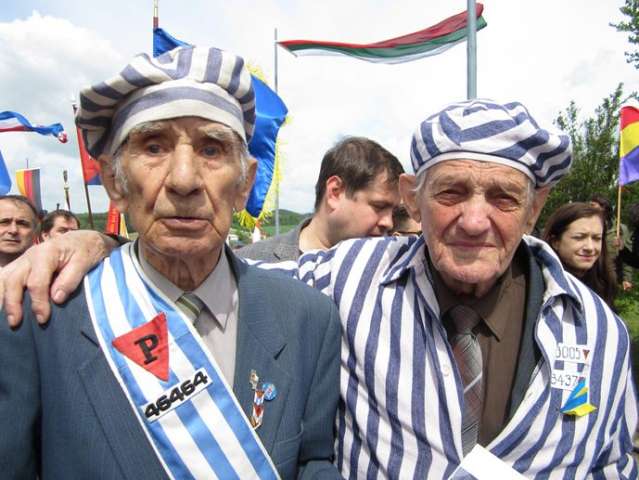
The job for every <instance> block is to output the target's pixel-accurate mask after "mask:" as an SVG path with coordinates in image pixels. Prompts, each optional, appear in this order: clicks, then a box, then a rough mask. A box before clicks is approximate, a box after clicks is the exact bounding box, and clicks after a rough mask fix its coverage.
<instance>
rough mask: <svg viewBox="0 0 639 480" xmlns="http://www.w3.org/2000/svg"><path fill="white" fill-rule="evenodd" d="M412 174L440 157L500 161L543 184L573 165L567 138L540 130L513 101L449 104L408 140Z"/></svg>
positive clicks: (426, 121)
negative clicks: (503, 102)
mask: <svg viewBox="0 0 639 480" xmlns="http://www.w3.org/2000/svg"><path fill="white" fill-rule="evenodd" d="M410 156H411V162H412V164H413V169H414V170H415V173H416V174H417V173H420V172H422V171H424V170H426V169H427V168H430V167H432V166H433V165H436V164H437V163H439V162H443V161H445V160H481V161H485V162H495V163H501V164H503V165H508V166H510V167H513V168H515V169H517V170H519V171H521V172H523V173H524V174H526V175H527V176H528V177H529V178H530V179H531V180H532V181H533V182H534V184H535V187H537V188H538V187H543V186H545V185H552V184H554V183H556V182H558V181H559V180H560V179H561V178H562V177H563V176H564V175H566V174H567V173H568V171H569V170H570V165H571V163H572V157H571V147H570V137H568V135H565V134H563V133H561V132H551V131H548V130H544V129H542V128H540V127H539V125H537V122H535V120H534V119H533V118H532V117H531V115H530V113H528V110H527V109H526V107H524V106H523V105H522V104H521V103H518V102H512V103H505V104H499V103H496V102H493V101H492V100H486V99H481V100H468V101H465V102H459V103H453V104H450V105H448V106H447V107H445V108H444V109H443V110H442V111H441V112H439V113H436V114H435V115H432V116H431V117H428V118H427V119H426V120H424V121H423V122H422V123H421V125H420V126H419V128H418V129H417V131H416V132H415V134H414V135H413V141H412V144H411V152H410Z"/></svg>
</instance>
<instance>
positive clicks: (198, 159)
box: [107, 117, 255, 260]
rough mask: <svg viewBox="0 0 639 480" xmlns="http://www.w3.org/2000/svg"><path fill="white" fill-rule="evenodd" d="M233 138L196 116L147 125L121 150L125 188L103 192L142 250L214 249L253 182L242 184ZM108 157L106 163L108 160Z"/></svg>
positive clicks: (201, 253) (179, 254) (199, 254)
mask: <svg viewBox="0 0 639 480" xmlns="http://www.w3.org/2000/svg"><path fill="white" fill-rule="evenodd" d="M240 146H241V144H240V139H239V137H237V135H236V134H235V133H234V132H233V131H232V130H231V129H230V128H228V127H227V126H225V125H222V124H219V123H216V122H211V121H208V120H204V119H201V118H197V117H185V118H178V119H172V120H166V121H158V122H152V123H150V124H146V125H145V126H144V127H143V128H140V129H137V130H133V131H132V132H131V134H130V135H129V138H128V140H127V142H126V144H125V145H124V146H123V147H122V157H121V162H122V172H123V174H124V176H125V177H126V184H127V186H126V189H125V188H123V187H122V184H121V182H118V181H117V179H116V180H115V181H114V186H113V188H112V189H110V190H114V193H115V195H111V197H112V199H114V200H116V205H117V206H118V208H119V209H120V210H121V211H125V212H127V213H128V215H129V219H130V221H131V223H132V225H133V226H134V227H135V228H136V230H137V231H138V233H139V236H140V240H141V242H142V244H143V246H144V248H145V251H147V252H148V253H149V254H153V255H159V256H160V257H167V258H171V257H172V258H178V259H179V258H185V256H189V257H188V258H189V260H197V259H200V258H202V259H209V258H212V255H215V258H217V256H216V254H217V253H219V251H220V250H221V249H222V247H223V245H224V241H225V239H226V236H227V234H228V232H229V229H230V227H231V220H232V215H233V209H234V208H235V209H237V210H238V211H239V210H241V209H242V208H243V207H244V203H245V201H246V198H247V196H248V193H249V190H250V186H251V183H252V174H253V173H254V168H255V161H254V160H252V159H251V160H250V161H249V162H248V163H249V165H250V166H249V175H248V180H245V181H241V158H240ZM107 162H108V160H107Z"/></svg>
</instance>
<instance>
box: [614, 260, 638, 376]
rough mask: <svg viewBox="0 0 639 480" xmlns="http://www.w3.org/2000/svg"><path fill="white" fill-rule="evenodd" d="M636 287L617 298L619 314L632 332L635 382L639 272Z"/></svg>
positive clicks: (636, 372) (635, 279)
mask: <svg viewBox="0 0 639 480" xmlns="http://www.w3.org/2000/svg"><path fill="white" fill-rule="evenodd" d="M633 285H634V287H633V288H631V289H630V290H628V291H627V292H621V293H620V294H619V295H618V296H617V299H616V300H615V307H616V308H617V313H618V315H619V316H620V317H621V318H622V319H623V321H624V323H625V324H626V327H628V333H629V334H630V342H631V347H630V349H631V353H632V371H633V374H634V377H635V382H637V383H639V274H637V273H635V275H634V278H633Z"/></svg>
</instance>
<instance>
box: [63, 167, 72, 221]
mask: <svg viewBox="0 0 639 480" xmlns="http://www.w3.org/2000/svg"><path fill="white" fill-rule="evenodd" d="M62 179H63V180H64V201H65V202H66V204H67V210H69V211H71V197H70V196H69V183H68V180H69V177H68V175H67V171H66V170H62Z"/></svg>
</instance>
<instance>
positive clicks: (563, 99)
mask: <svg viewBox="0 0 639 480" xmlns="http://www.w3.org/2000/svg"><path fill="white" fill-rule="evenodd" d="M152 4H153V2H152V0H134V1H132V0H128V1H124V0H109V1H97V0H55V1H53V0H51V1H50V0H35V1H27V0H1V5H2V8H0V111H2V110H14V111H17V112H20V113H22V114H23V115H25V116H26V117H27V118H28V119H29V120H31V122H33V123H41V124H50V123H54V122H61V123H62V124H63V125H64V127H65V129H66V130H67V133H68V134H69V142H68V143H66V144H60V143H59V142H58V141H57V140H55V139H54V138H53V137H42V136H40V135H37V134H33V133H3V134H0V151H1V152H2V154H3V156H4V158H5V161H6V163H7V167H8V169H9V173H10V175H11V176H12V180H13V182H14V188H13V189H12V191H14V192H16V191H17V188H16V187H15V178H14V172H15V170H16V169H19V168H24V167H25V166H26V159H27V158H28V159H29V166H30V167H40V168H41V182H42V197H43V205H44V208H46V209H49V210H51V209H53V208H55V206H56V203H60V204H63V202H64V192H63V184H62V170H63V169H67V170H68V171H69V176H70V182H69V183H70V187H71V206H72V208H73V210H75V211H78V212H82V211H86V201H85V199H84V189H83V186H82V176H81V172H80V163H79V157H78V147H77V140H76V135H75V128H74V125H73V115H72V110H71V102H70V99H71V98H72V97H73V96H75V95H77V92H78V91H79V89H80V88H82V87H84V86H86V85H89V84H91V83H95V82H98V81H102V80H104V79H106V78H107V77H110V76H112V75H113V74H115V73H116V72H117V71H119V70H120V69H121V68H122V67H123V66H124V65H125V64H126V63H127V62H128V60H129V59H130V57H132V56H133V55H134V54H136V53H140V52H150V51H151V47H152V36H151V29H152ZM622 4H623V1H622V0H616V1H612V0H580V1H577V0H561V1H556V0H552V1H551V0H537V1H534V2H532V1H530V0H527V1H524V0H485V1H484V6H485V9H484V18H485V19H486V21H487V22H488V26H487V27H486V28H485V29H483V30H482V31H480V32H479V33H478V35H477V43H478V53H477V57H478V72H477V77H478V88H477V92H478V96H480V97H488V98H495V99H499V100H503V101H510V100H519V101H521V102H523V103H524V104H525V105H526V106H528V108H529V109H530V110H531V112H532V113H533V115H534V116H535V117H536V118H537V120H538V121H539V122H540V123H546V124H547V123H550V122H552V120H553V119H554V118H555V117H556V115H557V113H558V112H559V111H560V110H563V109H564V108H565V107H566V106H567V105H568V103H569V102H570V100H575V101H576V102H577V104H578V105H579V106H580V108H581V111H582V113H583V115H590V114H591V113H592V111H593V110H594V108H595V107H596V106H597V105H598V104H599V103H600V101H601V99H602V98H603V97H605V96H607V95H608V94H609V93H611V92H612V91H613V90H614V88H615V87H616V85H617V84H618V83H619V82H624V84H625V90H626V92H630V91H632V90H639V78H638V77H639V75H638V72H637V70H635V69H634V68H633V67H632V66H631V65H628V64H627V63H626V62H625V58H624V51H625V50H627V49H628V48H629V46H628V43H627V39H626V35H625V34H623V33H617V32H616V31H615V29H614V28H612V27H610V26H609V22H618V21H619V20H621V14H620V13H619V7H620V6H621V5H622ZM465 8H466V1H465V0H448V1H444V0H438V1H435V0H416V1H410V0H395V1H393V2H390V1H379V0H367V1H365V0H324V1H322V2H316V1H293V0H281V1H276V0H260V1H256V0H253V1H247V0H234V1H232V2H230V1H228V0H227V1H213V0H182V1H177V0H160V26H162V27H163V28H164V29H166V30H167V31H168V32H170V33H171V34H172V35H174V36H175V37H177V38H179V39H181V40H183V41H186V42H189V43H192V44H196V45H206V46H216V47H220V48H223V49H226V50H230V51H233V52H235V53H238V54H240V55H242V56H243V57H244V58H245V59H246V60H247V61H248V62H249V63H250V64H252V65H254V66H257V67H259V68H261V69H262V70H263V71H264V73H265V74H266V77H267V81H268V82H269V83H271V85H272V82H273V75H274V61H273V36H274V29H275V28H277V29H278V36H279V39H280V40H288V39H299V38H303V39H312V40H333V41H343V42H356V43H368V42H373V41H379V40H384V39H387V38H390V37H394V36H398V35H403V34H406V33H410V32H413V31H416V30H420V29H422V28H425V27H427V26H430V25H432V24H434V23H437V22H439V21H441V20H442V19H444V18H445V17H448V16H450V15H453V14H456V13H459V12H460V11H463V10H464V9H465ZM278 76H279V93H280V96H281V97H282V98H283V99H284V101H285V103H286V104H287V106H288V108H289V114H290V122H289V124H288V125H287V126H285V127H284V128H283V129H282V131H281V132H280V141H281V142H282V145H283V147H282V151H283V154H284V164H283V172H282V175H283V181H282V185H281V197H280V205H281V207H282V208H287V209H291V210H295V211H297V212H308V211H311V210H312V206H313V197H314V193H313V192H314V190H313V187H314V184H315V179H316V178H317V175H318V172H319V165H320V162H321V159H322V156H323V154H324V152H325V151H326V150H327V149H328V148H330V147H331V146H332V145H333V144H334V143H335V142H336V141H338V140H339V139H340V138H342V137H343V136H345V135H363V136H367V137H370V138H372V139H374V140H376V141H378V142H379V143H381V144H382V145H383V146H385V147H386V148H388V149H389V150H390V151H391V152H393V153H394V154H395V155H396V156H397V157H398V158H399V159H400V161H401V162H402V164H403V165H404V167H405V168H406V169H409V168H410V160H409V147H410V138H411V135H412V132H413V130H414V129H415V128H416V127H417V125H418V124H419V122H420V121H421V120H423V119H424V118H425V117H426V116H428V115H429V114H431V113H433V112H435V111H436V110H437V109H439V108H440V107H441V106H442V105H444V104H446V103H448V102H451V101H456V100H460V99H463V98H465V96H466V46H465V44H462V45H458V46H456V47H453V48H452V49H450V50H448V51H447V52H445V53H444V54H442V55H439V56H436V57H431V58H425V59H422V60H418V61H415V62H411V63H407V64H402V65H377V64H369V63H367V62H361V61H357V60H353V59H348V58H339V57H304V58H295V57H293V56H292V55H290V54H288V53H287V52H286V51H284V50H281V49H280V51H279V73H278ZM89 190H90V195H91V202H92V207H93V210H94V211H105V210H106V208H107V198H106V194H104V192H103V191H102V187H89Z"/></svg>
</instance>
